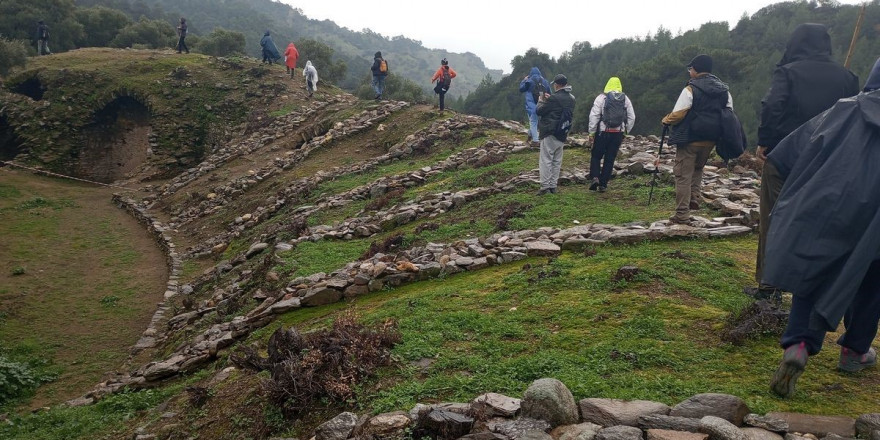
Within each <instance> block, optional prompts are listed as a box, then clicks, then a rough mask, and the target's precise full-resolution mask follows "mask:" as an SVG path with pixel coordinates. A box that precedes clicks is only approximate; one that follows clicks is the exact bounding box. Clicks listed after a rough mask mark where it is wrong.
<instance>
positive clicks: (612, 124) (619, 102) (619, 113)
mask: <svg viewBox="0 0 880 440" xmlns="http://www.w3.org/2000/svg"><path fill="white" fill-rule="evenodd" d="M602 122H603V123H604V124H605V128H606V129H609V128H616V127H620V126H621V125H623V123H624V122H626V95H625V94H624V93H622V92H613V91H612V92H608V93H606V94H605V108H603V109H602Z"/></svg>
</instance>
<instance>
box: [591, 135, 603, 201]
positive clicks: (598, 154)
mask: <svg viewBox="0 0 880 440" xmlns="http://www.w3.org/2000/svg"><path fill="white" fill-rule="evenodd" d="M606 138H607V136H606V133H599V135H598V136H596V139H594V140H593V148H591V149H590V180H592V183H590V189H591V190H596V189H598V187H599V185H600V184H601V179H600V177H599V176H601V174H602V158H603V157H605V150H606V144H607V142H606Z"/></svg>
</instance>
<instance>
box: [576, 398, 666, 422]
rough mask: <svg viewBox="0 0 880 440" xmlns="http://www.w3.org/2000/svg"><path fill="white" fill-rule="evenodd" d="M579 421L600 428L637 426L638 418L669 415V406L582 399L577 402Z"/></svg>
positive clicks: (617, 400) (640, 401)
mask: <svg viewBox="0 0 880 440" xmlns="http://www.w3.org/2000/svg"><path fill="white" fill-rule="evenodd" d="M578 406H579V407H580V410H581V420H583V421H585V422H591V423H596V424H599V425H602V426H615V425H626V426H638V423H639V417H641V416H646V415H652V414H661V415H667V414H669V411H670V408H669V406H667V405H665V404H662V403H658V402H651V401H648V400H620V399H583V400H581V401H580V402H578Z"/></svg>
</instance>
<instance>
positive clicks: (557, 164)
mask: <svg viewBox="0 0 880 440" xmlns="http://www.w3.org/2000/svg"><path fill="white" fill-rule="evenodd" d="M547 137H548V138H550V139H551V142H552V144H553V162H552V170H553V173H552V175H551V177H550V179H551V181H552V185H551V186H550V188H552V189H553V192H556V185H557V183H558V182H559V172H560V171H561V170H562V152H563V150H564V149H563V145H565V143H564V142H562V141H560V140H558V139H556V138H555V137H554V136H552V135H551V136H547Z"/></svg>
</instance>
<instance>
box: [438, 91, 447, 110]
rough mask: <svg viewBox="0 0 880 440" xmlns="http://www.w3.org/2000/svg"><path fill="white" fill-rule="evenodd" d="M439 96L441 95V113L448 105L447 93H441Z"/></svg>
mask: <svg viewBox="0 0 880 440" xmlns="http://www.w3.org/2000/svg"><path fill="white" fill-rule="evenodd" d="M439 95H440V111H441V112H442V111H443V108H444V107H445V104H446V99H445V98H446V92H440V93H439Z"/></svg>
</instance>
